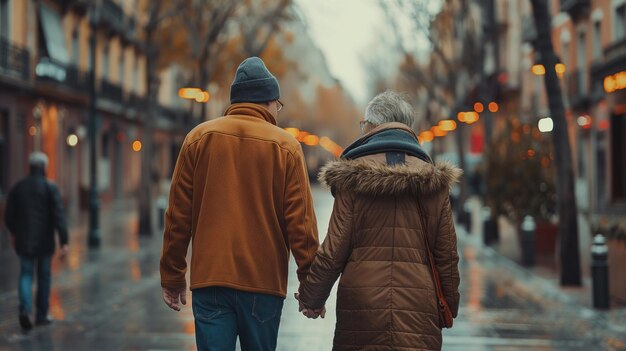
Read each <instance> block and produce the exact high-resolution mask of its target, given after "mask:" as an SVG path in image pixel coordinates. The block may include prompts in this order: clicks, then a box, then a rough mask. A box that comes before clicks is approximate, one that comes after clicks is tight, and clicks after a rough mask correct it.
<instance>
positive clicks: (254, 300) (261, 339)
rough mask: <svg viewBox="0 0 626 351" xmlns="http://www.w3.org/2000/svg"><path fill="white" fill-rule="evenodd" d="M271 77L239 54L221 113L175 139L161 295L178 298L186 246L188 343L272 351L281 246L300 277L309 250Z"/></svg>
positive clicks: (303, 203)
mask: <svg viewBox="0 0 626 351" xmlns="http://www.w3.org/2000/svg"><path fill="white" fill-rule="evenodd" d="M279 98H280V89H279V85H278V81H277V80H276V78H275V77H274V76H273V75H272V74H271V73H270V72H269V70H268V69H267V68H266V67H265V64H264V63H263V61H262V60H261V59H259V58H258V57H250V58H248V59H246V60H244V61H243V62H242V63H241V64H240V65H239V67H238V68H237V72H236V75H235V78H234V81H233V83H232V85H231V88H230V102H231V105H230V106H229V107H228V109H227V110H226V116H224V117H222V118H217V119H214V120H211V121H208V122H204V123H202V124H200V125H198V126H197V127H196V128H194V129H193V130H192V131H191V132H190V133H189V134H188V135H187V137H186V138H185V141H184V143H183V146H182V149H181V151H180V154H179V156H178V160H177V162H176V167H175V170H174V176H173V178H172V184H171V190H170V198H169V207H168V209H167V212H166V224H165V232H164V238H163V253H162V256H161V286H162V287H163V299H164V301H165V303H166V304H167V305H168V306H169V307H170V308H172V309H174V310H176V311H179V310H180V305H179V300H180V302H182V304H186V286H187V283H186V280H185V273H186V272H187V261H186V259H185V257H186V255H187V248H188V246H189V242H190V241H191V242H192V252H191V264H190V268H191V278H190V280H191V283H190V285H189V286H190V289H191V292H192V297H193V304H192V307H193V314H194V318H195V327H196V344H197V347H198V350H234V349H235V344H236V340H237V336H239V340H240V344H241V348H242V350H255V351H263V350H274V349H275V348H276V341H277V337H278V327H279V323H280V316H281V313H282V308H283V302H284V299H285V296H286V294H287V276H288V265H289V255H290V251H291V253H293V255H294V257H295V260H296V263H297V265H298V278H299V280H300V281H301V282H302V281H304V279H306V275H307V273H308V271H309V266H310V264H311V262H312V261H313V258H314V257H315V252H316V251H317V249H318V246H319V245H318V237H317V224H316V219H315V214H314V212H313V202H312V198H311V191H310V187H309V180H308V176H307V170H306V166H305V163H304V156H303V153H302V148H301V147H300V144H299V143H298V141H297V140H296V139H295V138H294V137H293V136H291V135H290V134H289V133H287V132H286V131H284V130H283V129H281V128H279V127H277V126H276V118H277V117H278V112H279V111H280V110H281V109H282V106H283V104H282V103H281V102H280V101H279V100H278V99H279Z"/></svg>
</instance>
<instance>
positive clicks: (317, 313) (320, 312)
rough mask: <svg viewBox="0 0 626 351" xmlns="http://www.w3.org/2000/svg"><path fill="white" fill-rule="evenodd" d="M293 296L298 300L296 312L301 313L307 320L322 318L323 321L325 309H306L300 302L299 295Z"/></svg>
mask: <svg viewBox="0 0 626 351" xmlns="http://www.w3.org/2000/svg"><path fill="white" fill-rule="evenodd" d="M293 296H294V297H295V298H296V300H298V303H299V306H298V312H302V314H303V315H305V316H306V317H307V318H311V319H317V317H322V319H323V318H324V317H326V307H322V308H318V309H312V308H307V307H306V306H304V304H302V302H301V301H300V294H299V293H295V294H293Z"/></svg>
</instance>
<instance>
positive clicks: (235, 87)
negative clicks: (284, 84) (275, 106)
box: [230, 56, 280, 104]
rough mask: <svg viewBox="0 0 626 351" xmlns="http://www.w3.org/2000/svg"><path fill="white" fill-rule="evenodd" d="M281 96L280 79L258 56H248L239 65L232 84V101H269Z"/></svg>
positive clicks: (232, 102)
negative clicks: (277, 78)
mask: <svg viewBox="0 0 626 351" xmlns="http://www.w3.org/2000/svg"><path fill="white" fill-rule="evenodd" d="M279 98H280V87H279V86H278V80H276V77H274V76H273V75H272V73H270V71H269V70H268V69H267V67H265V63H263V60H261V59H260V58H258V57H255V56H253V57H248V58H247V59H245V60H243V62H242V63H241V64H240V65H239V67H237V73H235V79H234V80H233V84H232V85H231V86H230V103H231V104H234V103H237V102H268V101H274V100H278V99H279Z"/></svg>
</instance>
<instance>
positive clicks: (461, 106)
mask: <svg viewBox="0 0 626 351" xmlns="http://www.w3.org/2000/svg"><path fill="white" fill-rule="evenodd" d="M379 3H380V5H381V7H382V8H383V10H384V11H385V13H386V14H387V17H388V18H389V22H390V23H392V24H394V26H395V23H396V21H397V18H395V17H396V16H404V18H408V19H409V20H410V23H411V24H412V26H413V32H414V33H417V34H418V35H419V36H421V37H422V38H426V39H427V40H428V42H429V44H430V48H431V51H432V56H431V66H430V67H429V68H430V70H429V71H428V72H424V71H423V69H421V67H419V66H415V67H414V68H413V69H412V70H411V73H412V74H411V75H410V76H411V77H413V79H414V81H415V82H416V83H417V84H419V85H421V86H422V87H424V88H425V89H426V91H427V92H428V97H429V99H431V100H435V101H437V102H438V103H439V104H440V105H442V106H447V107H449V108H450V109H451V111H450V112H451V113H452V114H453V115H456V114H457V113H458V112H461V111H464V110H467V109H468V106H467V105H468V101H467V100H468V97H469V96H468V92H469V91H470V89H471V86H472V84H475V83H476V82H479V81H480V79H481V76H482V74H483V72H482V51H481V46H480V44H479V43H480V38H481V31H480V26H479V25H478V23H476V21H475V18H474V17H473V16H471V15H470V10H471V1H470V0H443V1H440V2H434V1H428V0H396V1H395V3H393V4H391V3H390V2H388V1H382V0H381V1H379ZM438 4H440V5H443V8H442V9H441V10H439V11H437V9H435V7H436V6H437V5H438ZM392 7H393V8H392ZM396 33H398V29H397V27H396ZM397 36H401V35H400V34H397ZM444 45H452V47H444ZM399 48H400V49H401V50H404V51H405V52H407V51H406V49H405V48H403V47H402V46H399ZM407 54H411V53H410V52H407ZM436 87H438V88H440V89H435V88H436ZM464 129H465V126H464V125H463V123H459V125H458V128H457V131H456V132H455V134H456V138H457V148H458V149H457V153H458V158H459V166H460V167H461V168H462V169H465V168H466V166H465V163H466V162H465V151H466V150H465V141H464ZM460 189H461V192H460V195H459V201H458V203H459V204H460V205H462V204H463V203H464V201H465V198H466V196H467V195H466V194H467V181H466V179H465V177H463V178H462V179H461V183H460Z"/></svg>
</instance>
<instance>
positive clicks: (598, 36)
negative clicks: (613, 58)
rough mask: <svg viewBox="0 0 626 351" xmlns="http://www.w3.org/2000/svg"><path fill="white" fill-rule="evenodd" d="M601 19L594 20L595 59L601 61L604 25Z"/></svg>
mask: <svg viewBox="0 0 626 351" xmlns="http://www.w3.org/2000/svg"><path fill="white" fill-rule="evenodd" d="M600 23H601V22H600V21H595V22H593V60H594V61H599V60H600V58H601V57H602V27H601V24H600Z"/></svg>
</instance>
